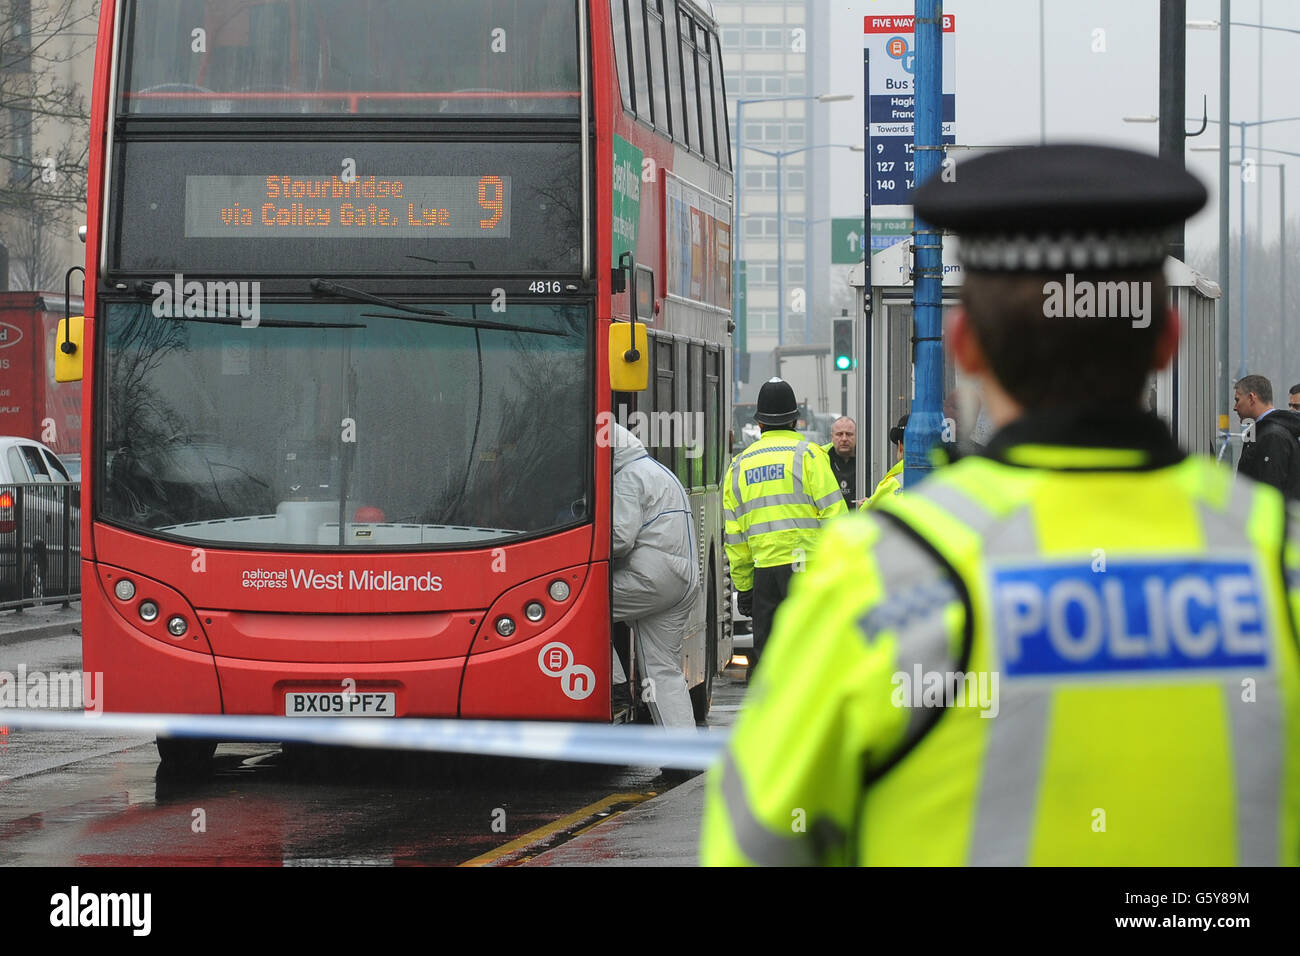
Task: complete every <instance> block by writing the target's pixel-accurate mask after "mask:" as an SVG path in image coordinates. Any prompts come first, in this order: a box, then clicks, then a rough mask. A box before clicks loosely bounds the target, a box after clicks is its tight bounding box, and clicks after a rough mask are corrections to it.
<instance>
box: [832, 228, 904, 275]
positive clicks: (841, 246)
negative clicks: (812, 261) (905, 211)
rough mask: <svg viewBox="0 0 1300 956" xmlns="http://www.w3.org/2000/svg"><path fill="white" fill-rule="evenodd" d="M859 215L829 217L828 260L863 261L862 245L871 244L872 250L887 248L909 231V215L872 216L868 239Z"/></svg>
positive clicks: (847, 263)
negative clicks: (856, 216) (829, 255)
mask: <svg viewBox="0 0 1300 956" xmlns="http://www.w3.org/2000/svg"><path fill="white" fill-rule="evenodd" d="M863 232H864V230H863V228H862V220H861V219H832V220H831V262H832V263H833V264H835V265H853V264H854V263H856V262H861V261H862V249H863V247H864V246H867V245H870V246H871V248H872V250H873V251H879V250H881V249H885V248H888V247H889V246H892V245H893V244H894V243H896V242H901V241H902V240H904V239H906V238H907V237H908V236H910V235H911V234H912V220H910V219H873V220H871V239H870V241H868V240H867V238H866V236H865V235H864V234H863Z"/></svg>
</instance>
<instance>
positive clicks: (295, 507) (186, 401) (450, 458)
mask: <svg viewBox="0 0 1300 956" xmlns="http://www.w3.org/2000/svg"><path fill="white" fill-rule="evenodd" d="M422 305H423V306H424V307H425V308H426V309H428V310H429V311H430V313H431V314H433V315H442V316H445V317H446V318H447V322H445V323H443V322H438V321H437V320H436V319H433V318H431V317H429V316H416V315H411V314H407V313H404V312H401V311H397V310H391V309H386V308H385V307H383V306H381V305H362V304H333V303H329V304H324V303H299V304H292V303H267V302H263V303H261V306H260V315H261V323H260V325H259V326H258V328H257V329H256V330H250V329H246V328H242V327H241V326H240V323H239V321H238V319H234V320H231V321H221V320H218V319H212V318H210V317H209V318H199V319H195V320H188V319H187V318H186V317H185V316H183V315H175V314H167V313H168V312H169V310H167V309H159V308H158V307H157V303H153V304H149V303H124V302H116V303H108V304H107V305H106V306H105V307H104V309H103V311H102V313H101V316H100V317H99V322H100V329H101V330H102V331H101V332H100V334H101V335H102V336H103V361H102V364H101V366H100V368H101V375H102V381H101V382H100V383H99V384H100V388H101V389H102V393H101V394H102V396H103V402H102V405H101V413H100V415H99V427H100V428H101V433H100V441H99V444H98V447H99V454H100V455H101V456H102V457H101V458H100V459H99V461H100V468H101V469H102V470H101V471H100V472H99V474H101V475H103V476H104V478H103V480H102V481H101V482H100V483H98V484H97V485H96V490H97V492H98V496H99V498H98V507H97V513H98V515H99V516H100V517H102V518H104V519H107V520H109V521H112V522H114V523H116V524H119V525H121V526H124V527H127V528H131V529H133V530H136V531H140V532H145V533H150V534H158V535H164V536H168V537H171V538H174V539H179V540H183V541H192V542H196V543H198V542H224V543H226V544H237V545H239V546H241V547H247V548H264V549H283V548H305V549H326V550H335V549H338V548H349V549H351V548H387V549H390V550H392V549H401V548H414V549H422V548H438V547H457V546H459V547H463V546H465V545H467V544H479V543H482V542H485V541H490V540H495V539H509V538H513V537H517V536H520V535H528V534H537V533H541V532H546V531H551V530H555V529H558V528H561V527H567V526H571V525H573V524H576V523H578V522H581V521H584V520H587V519H588V518H589V517H590V514H589V502H590V500H591V499H590V497H589V495H590V483H591V468H592V462H591V427H590V424H589V423H590V422H591V421H592V419H593V415H594V412H593V411H592V409H591V406H590V402H591V394H592V388H591V372H590V368H591V330H590V326H591V324H590V320H589V313H588V310H587V309H586V308H585V307H583V306H566V305H541V304H524V305H520V304H513V303H512V304H510V305H509V306H508V307H507V309H506V310H505V311H504V312H499V311H493V310H492V308H491V307H490V306H486V305H483V306H474V305H458V304H453V303H437V302H433V303H422ZM160 313H163V314H160ZM452 323H454V324H452Z"/></svg>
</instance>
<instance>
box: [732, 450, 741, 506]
mask: <svg viewBox="0 0 1300 956" xmlns="http://www.w3.org/2000/svg"><path fill="white" fill-rule="evenodd" d="M739 464H740V462H739V460H737V461H733V462H732V463H731V496H732V497H733V498H735V499H736V506H737V507H740V468H739V467H737V466H738V465H739Z"/></svg>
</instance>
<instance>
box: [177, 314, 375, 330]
mask: <svg viewBox="0 0 1300 956" xmlns="http://www.w3.org/2000/svg"><path fill="white" fill-rule="evenodd" d="M168 321H169V322H205V323H207V324H208V325H243V323H244V322H245V321H247V320H246V319H243V318H240V317H239V316H237V315H231V316H205V317H202V318H200V317H199V316H177V317H176V318H174V319H169V320H168ZM255 328H259V329H364V328H368V326H367V325H366V324H365V323H364V322H293V321H291V320H289V319H260V320H259V321H258V323H257V325H256V326H255Z"/></svg>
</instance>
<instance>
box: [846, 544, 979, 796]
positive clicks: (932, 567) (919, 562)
mask: <svg viewBox="0 0 1300 956" xmlns="http://www.w3.org/2000/svg"><path fill="white" fill-rule="evenodd" d="M872 558H873V560H874V561H875V565H876V568H877V569H878V572H879V574H880V583H881V588H882V590H883V595H882V598H881V600H880V601H879V602H877V603H876V604H874V605H873V606H872V607H871V609H870V610H869V611H867V613H865V614H863V615H862V617H860V618H858V629H859V630H860V631H861V632H862V639H863V641H864V642H865V643H866V644H868V645H871V644H873V643H875V641H876V639H877V638H878V637H879V635H880V633H881V632H882V631H893V632H894V633H895V634H896V635H897V642H898V649H897V655H896V666H897V671H896V672H895V677H896V678H897V679H898V680H899V681H902V680H904V679H905V680H906V681H907V684H906V686H908V687H909V688H910V687H911V686H912V685H913V684H915V683H916V681H917V680H918V679H922V675H924V674H927V673H939V674H946V673H949V672H951V671H953V670H954V668H955V664H956V662H955V661H954V660H953V658H952V654H951V653H950V652H949V642H948V629H947V626H946V621H945V615H944V611H945V609H946V608H947V607H948V606H949V605H950V604H952V603H953V602H954V601H959V600H960V599H961V598H960V595H959V594H958V593H957V589H956V588H955V587H954V586H953V584H952V582H951V581H950V580H949V579H948V576H947V573H946V571H945V569H944V568H943V567H942V566H941V565H940V564H938V563H937V562H936V561H935V560H934V558H932V557H931V556H930V555H929V554H928V553H926V552H925V551H924V550H922V549H921V547H920V546H919V545H918V544H917V543H916V542H915V541H913V540H912V539H911V538H910V537H908V536H907V535H905V534H904V533H903V532H902V531H899V530H898V529H897V528H893V527H892V526H891V527H886V528H885V530H884V531H883V533H882V534H881V536H880V539H879V540H878V541H877V542H876V543H875V545H874V547H873V548H872ZM896 686H904V685H902V684H897V683H896ZM912 699H913V698H910V697H909V696H908V695H904V706H907V707H908V715H907V729H906V730H905V731H904V732H903V738H902V740H900V741H899V742H898V744H897V745H896V746H895V748H894V749H893V750H892V751H890V752H888V753H880V754H875V755H873V756H874V757H875V758H876V760H875V764H876V766H880V765H882V764H884V763H886V762H887V761H888V760H889V759H890V758H891V757H892V756H893V755H894V754H896V753H900V752H902V751H904V750H907V749H910V748H911V747H912V745H914V744H915V743H916V741H917V740H918V739H919V738H920V737H921V736H922V735H923V734H924V733H925V732H926V730H927V729H928V728H929V727H931V726H932V725H933V721H934V720H935V719H936V718H937V717H938V716H939V715H938V714H935V713H933V711H929V710H927V709H926V708H924V707H914V706H909V704H910V703H911V700H912ZM866 769H867V772H868V773H871V771H872V770H873V769H874V768H873V767H872V766H870V765H869V766H868V767H867V768H866Z"/></svg>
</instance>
